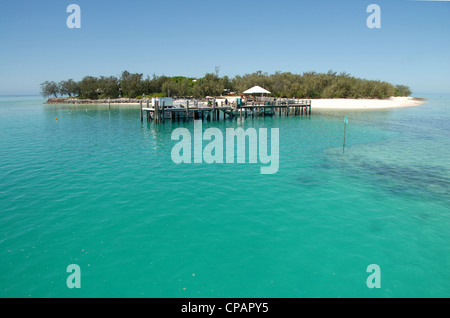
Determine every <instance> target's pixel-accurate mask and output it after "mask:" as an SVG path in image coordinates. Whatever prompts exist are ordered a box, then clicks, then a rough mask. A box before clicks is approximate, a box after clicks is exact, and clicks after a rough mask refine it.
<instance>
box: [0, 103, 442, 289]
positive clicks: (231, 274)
mask: <svg viewBox="0 0 450 318" xmlns="http://www.w3.org/2000/svg"><path fill="white" fill-rule="evenodd" d="M423 97H427V98H428V100H427V103H425V104H423V105H421V106H419V107H407V108H398V109H391V110H368V111H348V110H346V111H336V110H334V111H323V110H322V111H321V112H319V111H318V110H314V109H313V113H312V116H311V117H293V116H290V117H284V116H283V117H273V118H272V117H265V118H255V119H251V118H248V119H245V120H227V121H220V122H214V123H209V122H207V121H204V122H203V129H207V128H209V127H217V128H220V129H221V130H222V131H223V132H225V128H233V127H243V128H249V127H255V128H279V164H280V166H279V170H278V173H276V174H271V175H267V174H261V173H260V168H261V164H260V163H259V162H258V163H257V164H250V163H245V164H238V163H235V164H217V163H213V164H206V163H202V164H194V163H192V164H175V163H174V162H173V161H172V159H171V150H172V147H173V146H174V145H175V144H176V141H173V140H171V134H172V131H173V130H174V129H175V128H180V127H185V128H188V129H189V130H190V131H192V130H193V127H194V125H193V123H192V122H189V123H184V122H182V121H181V122H176V123H171V122H166V123H165V124H161V125H157V126H156V125H155V124H154V123H147V122H145V120H144V122H143V123H141V122H140V119H139V109H138V106H125V105H122V106H118V105H112V106H111V109H108V105H88V106H86V105H45V104H43V101H44V100H43V99H42V98H40V97H0V297H450V96H439V95H434V96H431V95H430V96H423ZM345 116H347V117H348V125H347V128H346V146H345V154H343V149H342V146H343V130H344V117H345ZM56 117H58V120H56V119H55V118H56ZM205 144H206V142H205ZM70 264H77V265H79V266H80V269H81V288H73V289H70V288H68V287H67V284H66V281H67V278H68V276H69V275H70V274H71V273H68V272H67V267H68V266H69V265H70ZM370 264H377V265H379V267H380V278H381V280H380V282H381V286H380V288H368V286H367V284H366V280H367V278H368V277H369V275H370V274H371V273H368V272H367V267H368V266H369V265H370Z"/></svg>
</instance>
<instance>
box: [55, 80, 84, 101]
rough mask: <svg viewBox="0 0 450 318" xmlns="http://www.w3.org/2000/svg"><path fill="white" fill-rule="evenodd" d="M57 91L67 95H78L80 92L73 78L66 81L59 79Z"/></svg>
mask: <svg viewBox="0 0 450 318" xmlns="http://www.w3.org/2000/svg"><path fill="white" fill-rule="evenodd" d="M58 86H59V92H60V94H61V95H62V96H64V95H69V97H72V95H73V96H75V95H78V94H79V93H80V88H79V85H78V83H77V82H75V81H74V80H73V79H69V80H67V81H61V82H59V83H58Z"/></svg>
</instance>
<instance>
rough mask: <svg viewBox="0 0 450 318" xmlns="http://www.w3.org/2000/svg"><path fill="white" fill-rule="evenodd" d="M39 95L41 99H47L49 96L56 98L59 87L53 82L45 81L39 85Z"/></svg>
mask: <svg viewBox="0 0 450 318" xmlns="http://www.w3.org/2000/svg"><path fill="white" fill-rule="evenodd" d="M41 94H42V96H43V97H46V98H47V97H49V96H52V95H53V96H55V98H57V97H58V94H59V86H58V84H56V83H55V82H53V81H51V82H49V81H45V82H44V83H42V84H41Z"/></svg>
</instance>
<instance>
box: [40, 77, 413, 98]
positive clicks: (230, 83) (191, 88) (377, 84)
mask: <svg viewBox="0 0 450 318" xmlns="http://www.w3.org/2000/svg"><path fill="white" fill-rule="evenodd" d="M255 85H259V86H262V87H264V88H265V89H267V90H269V91H271V92H272V94H271V95H272V96H274V97H294V96H295V97H297V98H388V97H391V96H410V95H411V90H410V89H409V87H407V86H404V85H396V86H394V85H392V84H390V83H387V82H382V81H374V80H365V79H360V78H355V77H353V76H351V75H349V74H347V73H341V74H337V73H336V72H332V71H329V72H328V73H316V72H308V73H303V74H302V75H300V74H292V73H289V72H286V73H281V72H276V73H275V74H271V75H269V74H267V73H263V72H261V71H258V72H255V73H252V74H246V75H243V76H240V75H237V76H235V77H234V78H232V79H229V78H228V77H227V76H224V77H219V75H218V72H217V70H216V72H215V73H208V74H206V75H205V76H204V77H203V78H200V79H194V78H190V77H184V76H175V77H168V76H156V75H153V77H152V78H150V77H149V76H147V77H146V78H145V79H143V74H142V73H129V72H128V71H123V72H122V75H121V76H120V78H118V77H115V76H109V77H105V76H100V77H94V76H86V77H84V78H83V79H82V80H81V81H79V82H76V81H74V80H73V79H69V80H67V81H61V82H59V83H55V82H53V81H51V82H49V81H46V82H44V83H42V84H41V94H42V95H43V96H44V97H50V96H54V97H57V96H58V95H60V96H67V95H68V96H69V97H72V96H73V97H78V98H87V99H97V98H108V97H110V98H118V97H128V98H137V97H138V98H142V97H164V96H167V97H186V96H193V97H197V98H199V97H205V96H208V95H211V96H218V95H223V94H228V93H230V92H233V93H235V94H241V93H242V92H243V91H245V90H247V89H248V88H250V87H253V86H255Z"/></svg>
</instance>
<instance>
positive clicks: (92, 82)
mask: <svg viewBox="0 0 450 318" xmlns="http://www.w3.org/2000/svg"><path fill="white" fill-rule="evenodd" d="M99 89H100V87H99V81H98V79H97V78H96V77H94V76H85V77H84V78H83V79H82V80H81V82H80V95H79V96H80V97H81V98H89V99H97V98H98V96H99Z"/></svg>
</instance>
